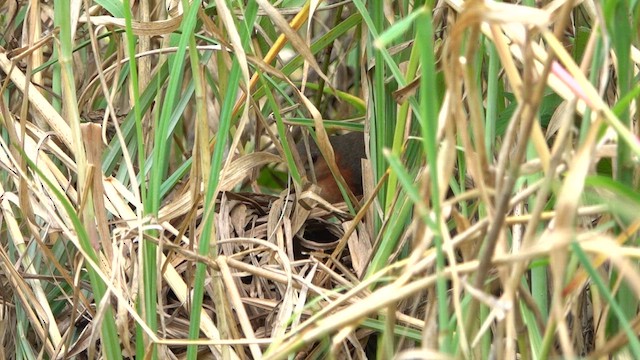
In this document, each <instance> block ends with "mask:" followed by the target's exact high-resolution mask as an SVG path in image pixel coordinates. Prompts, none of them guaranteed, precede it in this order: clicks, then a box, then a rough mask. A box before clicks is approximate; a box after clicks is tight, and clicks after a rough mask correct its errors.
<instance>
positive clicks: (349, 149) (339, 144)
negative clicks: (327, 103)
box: [297, 132, 366, 203]
mask: <svg viewBox="0 0 640 360" xmlns="http://www.w3.org/2000/svg"><path fill="white" fill-rule="evenodd" d="M329 141H330V142H331V146H332V147H333V151H334V153H335V157H336V163H337V164H338V167H339V168H340V173H341V174H342V176H343V177H344V180H345V181H346V182H347V185H348V186H349V188H350V189H351V192H353V194H354V195H355V196H360V195H362V165H361V160H362V159H364V158H366V154H365V149H364V134H363V133H359V132H352V133H348V134H344V135H337V136H330V137H329ZM297 149H298V153H299V154H300V156H301V157H302V159H303V163H304V164H306V163H307V160H306V159H307V155H306V154H307V152H306V150H305V146H304V143H303V142H300V143H299V144H298V145H297ZM309 152H310V155H311V159H312V160H313V169H314V172H315V176H316V184H317V185H318V187H319V188H320V189H321V191H320V195H321V196H322V198H324V199H325V200H327V201H328V202H330V203H337V202H341V201H343V198H342V194H341V193H340V188H339V187H338V183H337V182H336V180H335V178H334V177H333V174H331V170H330V169H329V166H328V165H327V162H326V161H325V159H324V157H323V156H322V154H321V153H320V150H319V149H318V146H317V145H316V143H315V142H314V141H313V140H309ZM305 168H308V167H307V166H305ZM307 177H308V178H309V179H311V178H312V177H311V174H310V171H309V170H308V171H307Z"/></svg>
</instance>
